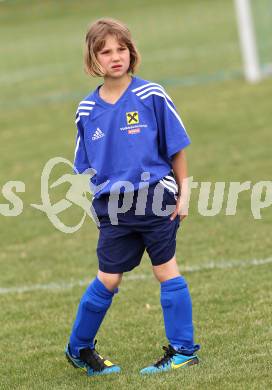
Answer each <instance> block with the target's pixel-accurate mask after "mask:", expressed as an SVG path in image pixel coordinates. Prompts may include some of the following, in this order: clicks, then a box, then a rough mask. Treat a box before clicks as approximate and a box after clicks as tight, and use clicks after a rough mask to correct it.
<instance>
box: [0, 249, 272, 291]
mask: <svg viewBox="0 0 272 390" xmlns="http://www.w3.org/2000/svg"><path fill="white" fill-rule="evenodd" d="M271 263H272V257H271V258H267V259H252V260H243V261H234V260H231V261H224V262H216V261H213V262H210V263H207V264H202V265H195V266H193V267H190V266H186V267H183V268H182V272H185V273H186V272H187V273H193V272H201V271H207V270H213V269H217V270H226V269H233V268H241V267H252V266H260V265H265V264H271ZM151 278H153V276H152V274H136V275H133V274H129V275H127V276H125V280H128V281H134V280H136V281H137V280H142V279H151ZM88 280H89V279H88ZM88 280H78V281H74V282H68V281H66V282H65V281H60V282H52V283H46V284H34V285H32V286H31V285H29V286H18V287H10V288H0V295H4V294H14V293H15V294H17V293H19V294H21V293H25V292H30V291H39V290H48V291H56V290H68V289H71V288H73V287H77V286H84V285H86V284H87V283H88ZM122 289H124V287H122Z"/></svg>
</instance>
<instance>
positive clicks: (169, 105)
mask: <svg viewBox="0 0 272 390" xmlns="http://www.w3.org/2000/svg"><path fill="white" fill-rule="evenodd" d="M151 95H157V96H161V97H162V98H164V100H165V102H166V104H167V106H168V108H169V109H170V110H171V111H172V113H173V114H174V115H175V117H176V118H177V120H178V121H179V123H180V124H181V126H182V127H183V128H184V130H185V132H186V129H185V126H184V124H183V122H182V120H181V117H180V116H179V114H178V113H177V111H176V110H175V109H174V107H173V106H171V104H170V103H169V102H168V99H167V98H166V96H165V94H163V93H160V92H157V91H151V92H148V93H147V94H146V95H144V96H141V99H146V98H148V97H149V96H151Z"/></svg>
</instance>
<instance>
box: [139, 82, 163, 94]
mask: <svg viewBox="0 0 272 390" xmlns="http://www.w3.org/2000/svg"><path fill="white" fill-rule="evenodd" d="M150 86H153V87H160V88H162V89H163V90H164V88H163V86H161V85H160V84H158V83H146V84H143V85H140V87H137V88H134V89H132V92H138V91H140V90H141V89H144V88H147V87H150Z"/></svg>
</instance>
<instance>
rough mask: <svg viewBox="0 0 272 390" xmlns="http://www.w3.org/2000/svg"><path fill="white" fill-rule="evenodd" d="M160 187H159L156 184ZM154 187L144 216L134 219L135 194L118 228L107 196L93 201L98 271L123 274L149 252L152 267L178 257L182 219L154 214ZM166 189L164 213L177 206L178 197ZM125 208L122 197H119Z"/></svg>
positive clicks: (152, 186)
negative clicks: (110, 215) (110, 211)
mask: <svg viewBox="0 0 272 390" xmlns="http://www.w3.org/2000/svg"><path fill="white" fill-rule="evenodd" d="M156 185H157V183H156ZM154 188H155V185H151V186H150V188H149V190H148V197H147V203H146V212H145V215H135V208H136V202H137V195H138V191H135V192H134V198H133V204H132V207H131V209H130V210H129V211H127V212H124V213H119V214H118V224H117V225H114V224H112V223H111V219H110V217H109V213H108V201H109V197H108V196H102V197H100V198H99V199H94V200H93V207H94V209H95V211H96V214H97V216H98V219H99V222H100V226H99V240H98V245H97V256H98V261H99V269H100V270H101V271H102V272H106V273H122V272H128V271H131V270H132V269H133V268H135V267H137V266H138V265H139V264H140V262H141V259H142V256H143V253H144V251H145V249H146V251H147V253H148V255H149V257H150V260H151V263H152V265H155V266H156V265H160V264H164V263H166V262H167V261H169V260H171V258H172V257H173V256H174V255H175V251H176V234H177V230H178V228H179V225H180V217H179V216H177V217H176V218H175V219H174V220H173V221H171V220H170V215H167V216H158V215H155V214H154V212H153V210H152V201H153V196H154ZM169 188H170V191H169V190H168V189H167V188H164V193H163V198H162V210H164V209H165V207H166V206H167V205H168V206H169V205H171V206H172V209H174V206H175V204H176V195H175V193H173V192H172V191H171V187H169ZM119 202H120V205H121V204H122V194H120V197H119Z"/></svg>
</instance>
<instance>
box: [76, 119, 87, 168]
mask: <svg viewBox="0 0 272 390" xmlns="http://www.w3.org/2000/svg"><path fill="white" fill-rule="evenodd" d="M75 123H76V126H77V135H76V147H75V157H74V172H75V173H83V172H84V171H86V169H88V168H90V164H89V160H88V156H87V151H86V147H85V143H84V129H83V126H82V123H81V121H80V116H78V115H77V117H76V121H75Z"/></svg>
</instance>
